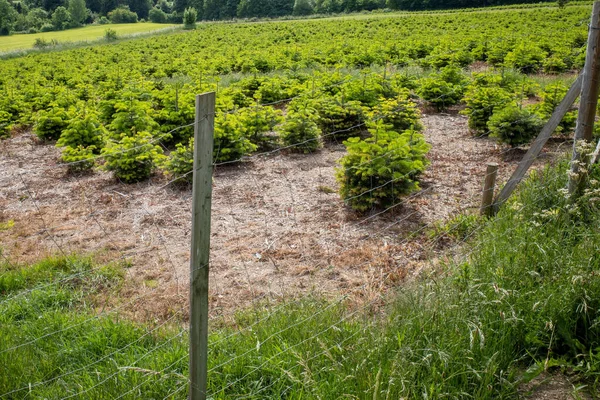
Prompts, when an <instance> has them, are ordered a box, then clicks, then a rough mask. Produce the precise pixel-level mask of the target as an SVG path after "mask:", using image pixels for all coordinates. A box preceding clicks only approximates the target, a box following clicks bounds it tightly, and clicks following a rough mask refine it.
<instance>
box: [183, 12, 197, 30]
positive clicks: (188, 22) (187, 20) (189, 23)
mask: <svg viewBox="0 0 600 400" xmlns="http://www.w3.org/2000/svg"><path fill="white" fill-rule="evenodd" d="M197 17H198V13H197V12H196V9H195V8H191V7H190V8H186V9H185V11H184V12H183V27H184V29H196V18H197Z"/></svg>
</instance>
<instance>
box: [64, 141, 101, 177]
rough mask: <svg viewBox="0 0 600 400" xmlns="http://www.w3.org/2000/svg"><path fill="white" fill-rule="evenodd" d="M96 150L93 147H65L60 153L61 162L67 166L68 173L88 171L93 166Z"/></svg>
mask: <svg viewBox="0 0 600 400" xmlns="http://www.w3.org/2000/svg"><path fill="white" fill-rule="evenodd" d="M96 150H97V149H96V147H95V146H88V147H84V146H82V145H79V146H76V147H71V146H67V147H65V148H64V149H63V151H62V154H61V160H62V161H63V162H65V163H68V164H69V167H68V168H69V171H70V172H75V173H76V172H84V171H90V170H91V169H92V168H94V165H95V158H94V156H95V152H96Z"/></svg>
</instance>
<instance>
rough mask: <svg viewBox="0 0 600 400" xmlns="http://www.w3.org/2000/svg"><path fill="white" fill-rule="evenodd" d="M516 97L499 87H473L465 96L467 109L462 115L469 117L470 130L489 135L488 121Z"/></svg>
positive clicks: (477, 85) (476, 85) (475, 85)
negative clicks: (495, 112) (496, 111)
mask: <svg viewBox="0 0 600 400" xmlns="http://www.w3.org/2000/svg"><path fill="white" fill-rule="evenodd" d="M513 98H514V96H513V95H511V93H509V92H507V91H506V90H504V89H502V88H501V87H498V86H481V85H479V84H477V83H475V84H474V85H472V86H471V87H470V88H469V90H468V91H467V94H466V95H465V98H464V102H465V103H466V105H467V106H466V107H465V109H464V110H463V111H461V114H464V115H468V116H469V128H470V129H471V131H472V132H473V133H475V134H478V135H487V134H488V121H489V119H490V117H491V116H492V114H493V113H494V110H496V109H501V108H504V106H506V105H507V104H508V103H509V102H510V101H511V100H513Z"/></svg>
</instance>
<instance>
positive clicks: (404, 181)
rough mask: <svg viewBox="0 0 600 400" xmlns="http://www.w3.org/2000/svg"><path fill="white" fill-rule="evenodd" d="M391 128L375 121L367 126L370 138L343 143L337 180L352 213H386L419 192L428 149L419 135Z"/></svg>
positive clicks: (426, 163)
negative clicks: (399, 201) (380, 211)
mask: <svg viewBox="0 0 600 400" xmlns="http://www.w3.org/2000/svg"><path fill="white" fill-rule="evenodd" d="M390 128H391V126H390V125H386V124H384V123H383V122H382V121H378V122H377V123H376V124H370V127H369V131H370V132H371V135H372V137H370V138H367V139H364V140H362V139H360V138H350V139H348V140H347V141H345V142H344V144H345V145H346V149H347V151H348V154H347V155H346V156H344V157H342V159H341V160H340V161H339V163H340V166H341V168H338V169H337V171H336V177H337V180H338V182H339V183H340V195H341V197H342V199H343V200H344V201H345V202H346V204H348V205H349V206H350V207H352V208H353V209H354V210H357V211H368V210H371V209H375V208H384V209H385V208H387V207H389V206H392V205H394V204H396V203H397V202H398V200H399V199H400V198H401V196H402V195H404V194H407V193H410V192H412V191H414V190H417V189H418V188H419V184H418V178H419V175H420V174H421V173H422V172H423V171H424V170H425V168H426V167H427V165H428V164H429V161H428V160H427V158H426V155H427V152H428V151H429V149H430V146H429V145H428V144H427V143H426V142H425V138H424V137H423V135H421V134H419V133H416V132H414V131H405V132H404V133H397V132H393V131H391V130H390Z"/></svg>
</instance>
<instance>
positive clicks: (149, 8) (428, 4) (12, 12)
mask: <svg viewBox="0 0 600 400" xmlns="http://www.w3.org/2000/svg"><path fill="white" fill-rule="evenodd" d="M540 1H542V2H551V1H552V2H554V1H556V0H172V1H169V0H0V35H8V34H10V33H12V32H21V33H25V32H27V33H35V32H39V31H42V32H44V31H50V30H61V29H67V28H73V27H78V26H81V25H84V24H90V23H100V24H102V23H109V22H113V23H130V22H137V21H138V20H150V21H152V22H159V23H181V22H182V19H183V13H184V11H185V9H186V8H194V9H195V10H196V13H197V19H198V20H206V21H213V20H227V19H234V18H277V17H283V16H288V15H296V16H303V15H312V14H339V13H352V12H360V11H373V10H377V9H386V8H387V9H391V10H408V11H416V10H440V9H450V8H470V7H485V6H496V5H505V4H516V3H539V2H540ZM561 1H562V2H564V0H559V2H561Z"/></svg>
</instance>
